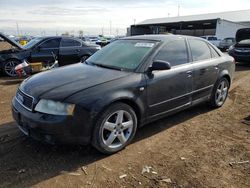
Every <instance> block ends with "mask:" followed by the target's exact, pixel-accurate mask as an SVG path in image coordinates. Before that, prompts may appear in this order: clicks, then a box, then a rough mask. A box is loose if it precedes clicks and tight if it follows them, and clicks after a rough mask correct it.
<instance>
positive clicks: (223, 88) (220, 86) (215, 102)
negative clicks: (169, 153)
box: [210, 77, 229, 108]
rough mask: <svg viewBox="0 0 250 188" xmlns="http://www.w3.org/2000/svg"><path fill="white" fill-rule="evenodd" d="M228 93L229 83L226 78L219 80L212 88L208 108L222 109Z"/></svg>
mask: <svg viewBox="0 0 250 188" xmlns="http://www.w3.org/2000/svg"><path fill="white" fill-rule="evenodd" d="M228 91H229V82H228V80H227V79H226V78H224V77H222V78H221V79H219V80H218V81H217V82H216V84H215V86H214V88H213V92H212V95H211V98H210V106H212V107H214V108H219V107H222V106H223V104H224V103H225V101H226V99H227V96H228Z"/></svg>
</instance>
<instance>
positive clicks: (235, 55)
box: [228, 51, 250, 62]
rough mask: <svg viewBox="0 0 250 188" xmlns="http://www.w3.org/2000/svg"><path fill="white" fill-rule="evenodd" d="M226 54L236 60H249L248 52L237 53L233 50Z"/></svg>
mask: <svg viewBox="0 0 250 188" xmlns="http://www.w3.org/2000/svg"><path fill="white" fill-rule="evenodd" d="M228 54H229V55H230V56H232V57H233V58H234V59H235V61H236V62H250V54H249V53H248V54H242V53H241V54H239V53H236V52H235V51H229V52H228Z"/></svg>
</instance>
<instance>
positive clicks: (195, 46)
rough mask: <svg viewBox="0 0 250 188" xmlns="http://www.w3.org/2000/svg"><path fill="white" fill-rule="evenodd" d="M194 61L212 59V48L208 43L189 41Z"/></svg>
mask: <svg viewBox="0 0 250 188" xmlns="http://www.w3.org/2000/svg"><path fill="white" fill-rule="evenodd" d="M189 44H190V48H191V52H192V56H193V61H200V60H205V59H211V52H210V48H209V47H208V45H207V43H206V42H204V41H201V40H197V39H189Z"/></svg>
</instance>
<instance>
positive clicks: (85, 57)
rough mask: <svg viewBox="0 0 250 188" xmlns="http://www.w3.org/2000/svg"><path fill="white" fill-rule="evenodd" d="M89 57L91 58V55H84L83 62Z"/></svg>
mask: <svg viewBox="0 0 250 188" xmlns="http://www.w3.org/2000/svg"><path fill="white" fill-rule="evenodd" d="M89 57H90V56H89V55H84V56H82V58H81V62H84V61H86V60H87V59H88V58H89Z"/></svg>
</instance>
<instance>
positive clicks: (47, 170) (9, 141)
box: [0, 104, 211, 187]
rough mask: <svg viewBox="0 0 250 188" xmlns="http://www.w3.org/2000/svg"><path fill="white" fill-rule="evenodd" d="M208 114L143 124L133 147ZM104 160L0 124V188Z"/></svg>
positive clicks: (201, 108) (195, 110)
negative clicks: (33, 137)
mask: <svg viewBox="0 0 250 188" xmlns="http://www.w3.org/2000/svg"><path fill="white" fill-rule="evenodd" d="M209 111H211V108H209V107H208V106H207V105H205V104H201V105H198V106H196V107H192V108H190V109H188V110H184V111H182V112H179V113H177V114H175V115H172V116H169V117H166V118H163V119H161V120H158V121H156V122H153V123H150V124H148V125H145V126H143V127H142V128H140V129H139V130H138V133H137V134H136V137H135V139H134V141H133V143H132V144H135V143H136V142H138V141H140V140H143V139H146V138H148V137H151V136H153V135H155V134H158V133H160V132H162V131H166V130H167V129H169V128H171V127H173V126H177V125H178V124H180V123H182V122H185V121H186V120H188V119H191V118H193V117H194V116H197V115H201V114H204V113H206V112H209ZM115 155H116V154H115ZM106 157H109V156H107V155H103V154H101V153H99V152H98V151H96V150H95V149H94V148H92V147H91V146H65V145H64V146H60V145H56V146H55V145H48V144H44V143H41V142H37V141H34V140H33V139H30V138H27V137H26V136H24V135H23V134H22V133H21V132H20V131H19V130H18V128H17V127H16V124H15V122H10V123H7V124H3V125H0V179H1V183H0V187H1V186H2V187H30V186H32V185H36V184H37V183H39V182H42V181H44V180H47V179H50V178H53V177H55V176H58V175H60V174H61V173H62V171H75V170H77V169H79V168H81V167H82V166H86V165H89V164H92V163H95V162H96V161H98V160H101V159H103V158H106Z"/></svg>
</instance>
